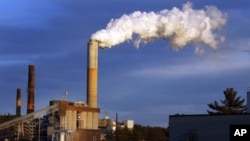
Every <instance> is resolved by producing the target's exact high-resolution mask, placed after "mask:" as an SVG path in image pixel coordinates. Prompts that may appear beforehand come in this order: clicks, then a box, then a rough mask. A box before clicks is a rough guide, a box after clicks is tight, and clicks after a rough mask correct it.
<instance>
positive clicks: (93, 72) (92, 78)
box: [87, 40, 98, 108]
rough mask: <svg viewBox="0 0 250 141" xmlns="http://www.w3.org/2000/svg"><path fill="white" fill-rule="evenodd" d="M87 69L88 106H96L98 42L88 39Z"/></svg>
mask: <svg viewBox="0 0 250 141" xmlns="http://www.w3.org/2000/svg"><path fill="white" fill-rule="evenodd" d="M87 56H88V58H87V59H88V69H87V103H88V105H89V107H93V108H96V107H97V92H98V88H97V87H98V42H97V41H96V40H90V41H89V43H88V55H87Z"/></svg>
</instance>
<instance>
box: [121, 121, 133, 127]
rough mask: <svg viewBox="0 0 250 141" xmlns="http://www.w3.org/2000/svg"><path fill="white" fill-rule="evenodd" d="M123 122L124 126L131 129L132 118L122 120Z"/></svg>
mask: <svg viewBox="0 0 250 141" xmlns="http://www.w3.org/2000/svg"><path fill="white" fill-rule="evenodd" d="M123 124H124V125H125V127H127V128H128V129H133V128H134V121H133V120H124V121H123Z"/></svg>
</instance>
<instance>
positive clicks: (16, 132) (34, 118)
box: [0, 40, 100, 141]
mask: <svg viewBox="0 0 250 141" xmlns="http://www.w3.org/2000/svg"><path fill="white" fill-rule="evenodd" d="M87 50H88V51H87V52H88V53H87V86H86V97H87V99H86V100H87V103H85V102H82V101H78V102H69V101H66V100H51V101H50V102H49V106H47V107H45V108H43V109H40V110H37V111H35V66H34V65H29V67H28V71H29V72H28V89H27V115H24V116H21V89H17V99H16V115H15V116H14V117H16V118H15V119H12V120H10V121H7V122H4V123H0V141H1V140H19V139H24V140H38V139H39V140H44V141H55V140H56V141H64V140H74V141H99V140H100V129H99V128H98V115H99V113H100V108H98V102H97V96H98V41H96V40H90V41H89V43H88V47H87ZM82 96H84V94H82ZM4 131H8V132H4ZM1 133H4V134H1Z"/></svg>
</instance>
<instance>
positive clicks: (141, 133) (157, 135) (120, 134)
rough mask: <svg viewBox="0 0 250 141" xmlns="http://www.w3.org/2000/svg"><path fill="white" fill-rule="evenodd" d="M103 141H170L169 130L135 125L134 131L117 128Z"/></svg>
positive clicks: (108, 133)
mask: <svg viewBox="0 0 250 141" xmlns="http://www.w3.org/2000/svg"><path fill="white" fill-rule="evenodd" d="M102 141H168V128H163V127H150V126H142V125H139V124H135V125H134V128H133V129H128V128H126V127H124V128H119V127H118V128H117V129H116V130H115V131H114V132H112V131H107V134H106V137H105V139H103V140H102Z"/></svg>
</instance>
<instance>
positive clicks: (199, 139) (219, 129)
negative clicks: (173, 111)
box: [169, 114, 250, 141]
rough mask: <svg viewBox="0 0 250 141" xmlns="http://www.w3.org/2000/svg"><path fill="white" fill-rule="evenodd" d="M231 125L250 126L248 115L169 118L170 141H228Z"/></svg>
mask: <svg viewBox="0 0 250 141" xmlns="http://www.w3.org/2000/svg"><path fill="white" fill-rule="evenodd" d="M232 124H250V114H243V115H180V116H179V115H178V116H169V138H170V141H185V140H187V139H188V138H189V139H190V140H192V139H193V141H211V140H212V141H229V127H230V125H232Z"/></svg>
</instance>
